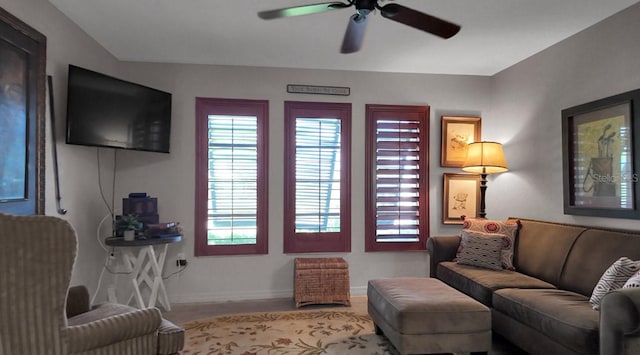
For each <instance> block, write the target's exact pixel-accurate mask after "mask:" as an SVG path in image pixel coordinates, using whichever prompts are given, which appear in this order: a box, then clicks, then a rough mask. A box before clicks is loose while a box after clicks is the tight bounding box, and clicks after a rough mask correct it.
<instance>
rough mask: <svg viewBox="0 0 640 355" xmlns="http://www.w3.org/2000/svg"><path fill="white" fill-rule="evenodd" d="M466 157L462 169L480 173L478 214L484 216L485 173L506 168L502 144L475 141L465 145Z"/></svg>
mask: <svg viewBox="0 0 640 355" xmlns="http://www.w3.org/2000/svg"><path fill="white" fill-rule="evenodd" d="M467 148H468V149H467V158H466V159H465V161H464V163H463V164H462V170H464V171H466V172H469V173H476V174H480V176H481V177H482V179H481V180H480V212H479V213H478V216H479V217H480V218H485V217H486V215H487V213H486V212H485V202H484V196H485V193H486V191H487V174H495V173H503V172H505V171H507V170H509V169H508V168H507V161H506V160H505V159H504V152H503V151H502V144H500V143H496V142H475V143H471V144H469V146H468V147H467Z"/></svg>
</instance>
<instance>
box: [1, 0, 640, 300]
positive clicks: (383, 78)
mask: <svg viewBox="0 0 640 355" xmlns="http://www.w3.org/2000/svg"><path fill="white" fill-rule="evenodd" d="M0 6H2V7H3V8H5V9H6V10H7V11H9V12H11V13H13V14H14V15H16V16H17V17H19V18H21V19H22V20H23V21H25V22H27V23H29V24H30V25H31V26H33V27H35V28H36V29H38V30H39V31H40V32H42V33H43V34H45V35H46V36H47V37H48V53H47V54H48V59H47V72H48V74H51V75H53V76H54V80H55V90H56V92H55V94H56V108H57V111H58V112H57V113H56V116H57V119H58V127H57V129H58V133H59V137H58V140H59V143H58V155H59V159H60V165H61V166H60V168H61V178H62V186H61V189H62V193H63V204H64V205H65V207H66V208H67V209H68V210H69V213H68V214H67V215H66V216H63V218H66V219H68V220H69V221H70V222H71V223H72V224H73V225H74V226H75V228H76V230H77V231H78V237H79V240H80V250H79V257H78V262H77V264H76V268H75V270H74V278H73V282H74V283H83V284H87V285H88V286H89V287H90V289H91V290H92V291H93V290H95V288H96V286H97V278H98V275H99V273H100V269H101V266H102V262H103V260H104V257H105V252H104V251H103V250H102V249H101V248H100V245H99V242H98V239H99V238H101V237H103V235H104V234H105V233H107V232H108V228H105V227H104V226H103V228H101V229H100V230H98V227H99V224H100V221H101V220H102V218H103V217H104V216H105V215H106V214H107V209H106V208H105V206H104V204H103V203H102V199H101V197H100V192H99V189H98V175H97V168H98V164H97V155H99V156H100V169H101V171H102V181H103V185H104V188H105V192H106V195H107V199H110V198H111V189H110V186H111V178H112V173H113V169H114V153H113V151H112V150H108V149H101V150H98V149H96V148H87V147H79V146H70V145H66V144H64V143H62V142H63V131H64V117H65V112H66V107H65V102H66V92H65V91H66V71H67V65H68V64H69V63H71V64H75V65H79V66H83V67H87V68H90V69H93V70H96V71H100V72H105V73H107V74H111V75H116V76H119V77H122V78H125V79H128V80H132V81H136V82H140V83H142V84H146V85H149V86H153V87H157V88H158V89H161V90H166V91H169V92H172V93H173V94H174V101H173V120H174V121H173V129H172V142H171V145H172V153H171V154H170V155H165V154H155V153H146V152H127V151H119V152H118V153H117V164H116V166H115V169H116V171H117V180H116V191H115V200H116V208H119V206H120V199H121V198H122V197H125V196H126V194H127V193H128V192H131V191H146V192H148V193H150V194H151V195H153V196H156V197H158V198H159V205H160V216H161V219H162V220H165V221H170V220H175V221H179V222H181V223H182V224H183V226H184V228H185V240H184V241H183V242H182V243H180V244H177V245H172V246H171V248H170V252H169V254H170V255H169V257H168V261H167V263H166V269H165V274H168V273H170V272H173V271H175V270H176V268H175V266H174V265H175V264H174V262H173V260H174V257H175V254H176V253H178V252H183V253H185V254H186V255H187V258H188V260H189V267H188V268H187V270H186V271H184V272H183V273H181V274H178V275H176V276H173V277H171V278H170V279H169V280H167V281H166V285H167V291H168V293H169V296H170V299H171V300H172V301H174V302H191V301H209V300H226V299H240V298H248V299H251V298H264V297H289V296H291V295H292V279H293V262H292V261H293V258H294V257H296V256H298V255H285V254H283V253H282V218H283V217H282V185H283V165H282V156H283V146H282V130H283V120H282V116H283V101H284V100H301V101H302V100H309V101H346V102H352V104H353V141H352V144H353V159H352V179H353V184H352V201H351V204H352V216H353V222H352V252H351V253H347V254H331V255H332V256H333V255H336V256H343V257H344V258H345V259H347V261H348V262H349V264H350V273H351V285H352V292H353V293H354V294H361V293H364V290H365V287H366V282H367V280H368V279H371V278H376V277H392V276H423V275H427V274H428V266H427V264H428V263H427V255H426V254H425V253H423V252H412V253H394V252H385V253H364V227H363V223H364V215H363V207H364V187H363V186H364V134H363V131H364V105H365V104H367V103H378V104H402V105H424V104H427V105H430V106H431V110H432V111H431V132H430V137H431V143H430V149H431V151H430V159H431V163H430V169H431V170H430V175H431V176H430V204H431V216H430V228H431V234H432V235H438V234H452V233H455V232H456V230H457V229H458V228H457V227H450V226H449V227H447V226H444V225H442V224H441V219H442V212H441V201H442V173H443V172H445V171H448V172H458V171H459V170H457V169H446V170H445V169H443V168H440V167H439V159H440V138H439V137H440V116H441V115H480V116H482V118H483V121H482V126H483V139H485V140H496V141H500V142H503V143H505V154H506V156H507V161H508V163H509V165H510V168H511V171H510V172H509V173H505V174H499V175H495V176H491V177H490V181H489V189H488V192H487V194H488V196H487V207H488V213H489V217H491V218H500V219H501V218H505V217H507V216H522V217H530V218H540V219H547V220H562V221H569V222H578V223H589V224H599V225H609V226H623V227H628V228H634V227H635V224H636V222H634V221H630V220H618V219H604V218H598V219H589V218H580V217H573V216H564V215H563V214H562V163H561V161H562V160H561V134H560V127H561V121H560V110H561V109H563V108H566V107H570V106H573V105H577V104H581V103H584V102H588V101H591V100H595V99H598V98H602V97H606V96H610V95H613V94H616V93H619V92H623V91H627V90H631V89H635V88H638V87H640V76H638V75H637V73H638V72H640V71H639V69H640V62H638V61H637V58H639V57H640V48H639V47H638V46H637V43H635V42H634V38H638V36H639V35H640V26H638V25H640V23H639V20H638V19H640V5H636V6H634V7H632V8H631V9H629V10H627V11H626V12H624V13H622V14H619V15H616V16H614V17H613V18H610V19H608V20H606V21H604V22H603V23H601V24H598V25H596V26H594V27H592V28H590V29H588V30H586V31H584V32H582V33H580V34H578V35H576V36H574V37H572V38H570V39H568V40H566V41H563V42H561V43H559V44H557V45H555V46H553V47H551V48H549V49H548V50H545V51H543V52H541V53H539V54H537V55H535V56H533V57H531V58H529V59H527V60H525V61H523V62H521V63H519V64H517V65H514V66H513V67H511V68H509V69H507V70H505V71H503V72H501V73H499V74H497V75H495V76H493V77H474V76H451V75H411V74H381V73H364V72H340V71H322V70H289V69H268V68H244V67H242V68H241V67H223V66H206V65H173V64H151V63H129V62H127V63H123V62H119V61H117V60H116V59H114V58H113V56H111V55H110V54H109V53H107V52H106V51H105V50H104V49H103V48H102V47H101V46H99V45H98V44H97V43H96V42H95V41H93V40H92V39H91V38H89V37H88V36H86V35H85V34H84V33H83V32H82V31H81V30H80V29H79V28H78V27H77V26H75V25H74V24H73V23H71V22H70V21H69V20H68V19H67V18H66V17H65V16H64V15H62V14H61V13H60V12H58V11H57V10H56V9H55V8H54V7H53V6H52V5H50V3H49V2H47V1H45V0H0ZM289 83H303V84H313V85H333V86H348V87H350V88H351V92H352V95H351V96H349V97H333V96H327V97H325V96H316V95H293V94H287V93H286V90H285V87H286V84H289ZM198 96H201V97H223V98H252V99H267V100H269V101H270V112H269V113H270V168H269V179H270V187H269V194H270V195H269V204H270V221H269V222H270V224H269V232H270V233H269V234H270V240H269V250H270V253H269V254H268V255H263V256H233V257H231V256H221V257H201V258H195V257H194V256H193V208H194V196H193V195H194V186H193V182H194V137H195V132H194V120H195V112H194V110H195V97H198ZM47 119H48V118H47ZM47 130H49V127H47ZM48 138H50V137H48ZM48 142H49V144H50V140H49V141H48ZM50 151H51V150H50V149H49V146H48V149H47V194H46V197H47V204H46V213H47V214H51V215H54V214H56V212H55V198H54V194H53V191H54V189H53V184H52V182H53V177H52V167H51V157H50ZM110 282H111V278H110V277H107V278H106V279H105V283H110ZM102 298H103V297H102V295H101V297H99V300H101V299H102Z"/></svg>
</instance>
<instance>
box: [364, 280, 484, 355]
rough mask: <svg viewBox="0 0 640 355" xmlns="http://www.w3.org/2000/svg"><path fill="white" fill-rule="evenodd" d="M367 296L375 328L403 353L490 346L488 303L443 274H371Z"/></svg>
mask: <svg viewBox="0 0 640 355" xmlns="http://www.w3.org/2000/svg"><path fill="white" fill-rule="evenodd" d="M367 297H368V301H367V302H368V304H367V307H368V312H369V316H371V318H372V319H373V322H374V324H375V328H376V334H382V333H384V335H385V336H386V337H387V338H388V339H389V341H391V343H392V344H393V345H394V346H395V347H396V349H397V350H398V351H399V352H400V353H401V354H403V355H404V354H425V353H452V352H475V353H486V352H488V351H489V349H490V348H491V312H490V310H489V308H487V307H486V306H484V305H483V304H481V303H480V302H477V301H476V300H474V299H472V298H471V297H468V296H467V295H465V294H463V293H461V292H459V291H457V290H455V289H453V288H451V287H449V286H447V285H446V284H444V283H443V282H442V281H440V280H438V279H432V278H393V279H377V280H370V281H369V285H368V288H367Z"/></svg>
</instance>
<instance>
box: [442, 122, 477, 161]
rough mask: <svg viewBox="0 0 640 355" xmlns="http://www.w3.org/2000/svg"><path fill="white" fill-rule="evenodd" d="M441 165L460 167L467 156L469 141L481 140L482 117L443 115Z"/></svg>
mask: <svg viewBox="0 0 640 355" xmlns="http://www.w3.org/2000/svg"><path fill="white" fill-rule="evenodd" d="M441 127H442V148H441V150H440V151H441V156H440V165H441V166H444V167H449V168H460V167H462V164H463V163H464V159H465V158H466V157H467V146H468V145H469V143H473V142H479V141H480V132H481V126H480V117H459V116H442V119H441Z"/></svg>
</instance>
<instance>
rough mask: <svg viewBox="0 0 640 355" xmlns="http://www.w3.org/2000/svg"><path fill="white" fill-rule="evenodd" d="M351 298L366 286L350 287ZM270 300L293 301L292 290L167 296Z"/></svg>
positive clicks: (195, 299)
mask: <svg viewBox="0 0 640 355" xmlns="http://www.w3.org/2000/svg"><path fill="white" fill-rule="evenodd" d="M350 292H351V295H352V296H363V295H366V294H367V287H366V286H358V287H351V289H350ZM272 298H291V299H293V289H287V290H265V291H252V292H212V293H199V294H193V293H189V294H175V293H174V294H169V301H170V302H171V303H172V304H180V303H206V302H226V301H247V300H259V299H272Z"/></svg>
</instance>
